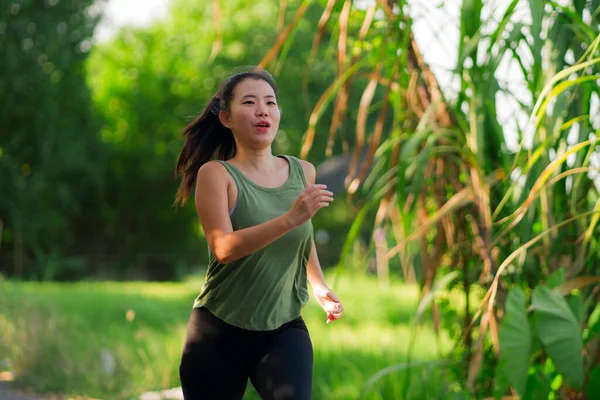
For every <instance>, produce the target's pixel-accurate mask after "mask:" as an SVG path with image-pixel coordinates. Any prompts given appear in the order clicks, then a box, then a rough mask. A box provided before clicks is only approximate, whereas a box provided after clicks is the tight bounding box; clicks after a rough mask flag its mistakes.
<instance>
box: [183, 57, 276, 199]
mask: <svg viewBox="0 0 600 400" xmlns="http://www.w3.org/2000/svg"><path fill="white" fill-rule="evenodd" d="M245 79H257V80H260V79H262V80H263V81H265V82H267V83H268V84H269V85H270V86H271V87H272V88H273V91H274V92H275V96H276V97H277V85H276V84H275V80H274V79H273V77H272V76H271V74H270V73H269V72H267V71H266V70H264V69H261V68H258V67H250V69H248V70H246V71H242V72H239V73H236V74H235V75H233V76H231V77H229V78H228V79H227V80H226V81H225V82H224V83H223V84H222V86H221V89H220V90H219V91H218V92H217V94H216V95H215V96H213V98H212V99H211V100H210V101H209V102H208V104H207V105H206V107H205V108H204V110H203V111H202V112H201V113H200V115H198V117H197V118H196V120H195V121H194V122H192V123H191V124H189V125H188V126H186V127H185V128H184V130H183V137H184V138H185V143H184V144H183V148H182V149H181V153H180V154H179V161H178V162H177V168H176V169H175V178H177V177H178V176H179V175H182V176H183V180H182V181H181V184H180V185H179V189H178V190H177V196H176V198H175V205H181V206H183V205H184V204H185V203H186V202H187V200H188V198H189V195H190V192H191V191H192V188H193V187H194V182H195V179H196V174H197V173H198V170H199V169H200V167H201V166H202V165H204V164H205V163H207V162H208V161H210V160H212V159H213V158H214V157H216V159H218V160H229V159H231V158H233V157H234V156H235V154H236V147H235V140H234V138H233V133H232V132H231V130H230V129H229V128H227V127H225V126H224V125H223V124H221V121H220V120H219V111H221V110H224V111H227V112H230V111H231V100H232V99H233V95H234V90H235V88H236V86H237V85H238V84H239V83H240V82H242V81H243V80H245Z"/></svg>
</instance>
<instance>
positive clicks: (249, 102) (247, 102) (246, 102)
mask: <svg viewBox="0 0 600 400" xmlns="http://www.w3.org/2000/svg"><path fill="white" fill-rule="evenodd" d="M242 104H254V102H253V101H252V100H248V101H245V102H243V103H242Z"/></svg>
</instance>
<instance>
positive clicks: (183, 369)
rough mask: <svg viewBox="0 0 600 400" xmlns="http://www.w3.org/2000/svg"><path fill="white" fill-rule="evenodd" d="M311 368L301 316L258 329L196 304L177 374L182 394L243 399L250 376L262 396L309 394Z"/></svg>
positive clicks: (301, 398) (269, 399)
mask: <svg viewBox="0 0 600 400" xmlns="http://www.w3.org/2000/svg"><path fill="white" fill-rule="evenodd" d="M312 368H313V349H312V343H311V340H310V336H309V334H308V329H307V328H306V325H305V324H304V320H303V319H302V317H299V318H297V319H295V320H293V321H291V322H288V323H286V324H284V325H282V326H281V327H279V328H278V329H275V330H272V331H261V332H258V331H249V330H245V329H241V328H238V327H235V326H232V325H229V324H227V323H225V322H224V321H222V320H221V319H219V318H217V317H216V316H214V315H213V314H212V313H211V312H210V311H208V310H207V309H205V308H194V309H193V310H192V315H191V316H190V320H189V323H188V327H187V336H186V340H185V345H184V347H183V354H182V356H181V364H180V366H179V377H180V379H181V387H182V389H183V396H184V398H185V399H186V400H213V399H214V400H234V399H242V398H243V396H244V392H245V391H246V385H247V383H248V378H250V381H251V382H252V385H253V386H254V387H255V388H256V391H257V392H258V393H259V394H260V396H261V398H262V399H264V400H283V399H290V400H291V399H293V400H309V399H310V398H311V389H312Z"/></svg>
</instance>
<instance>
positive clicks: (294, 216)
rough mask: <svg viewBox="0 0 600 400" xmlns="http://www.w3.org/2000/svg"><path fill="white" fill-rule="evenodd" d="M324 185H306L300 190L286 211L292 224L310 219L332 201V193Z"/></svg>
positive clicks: (297, 224)
mask: <svg viewBox="0 0 600 400" xmlns="http://www.w3.org/2000/svg"><path fill="white" fill-rule="evenodd" d="M325 189H327V186H326V185H320V184H319V185H312V184H311V185H308V186H306V188H304V189H303V190H302V192H301V193H300V195H299V196H298V198H297V199H296V200H295V201H294V204H293V205H292V208H291V209H290V210H289V211H288V214H289V216H290V219H291V221H292V224H293V225H294V226H300V225H302V224H304V223H305V222H307V221H308V220H309V219H311V218H312V217H313V216H314V215H315V213H316V212H317V211H319V210H320V209H321V208H323V207H327V206H328V205H329V203H331V202H332V201H333V193H332V192H330V191H328V190H325Z"/></svg>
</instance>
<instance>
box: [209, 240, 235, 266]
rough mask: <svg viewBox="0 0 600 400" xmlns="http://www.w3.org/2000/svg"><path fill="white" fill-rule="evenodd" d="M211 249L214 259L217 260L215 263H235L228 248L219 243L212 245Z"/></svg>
mask: <svg viewBox="0 0 600 400" xmlns="http://www.w3.org/2000/svg"><path fill="white" fill-rule="evenodd" d="M211 249H212V253H213V255H214V256H215V258H216V259H217V261H218V262H219V263H221V264H228V263H230V262H232V261H235V257H234V255H233V253H232V251H231V248H230V247H229V246H224V245H222V244H219V243H214V244H213V246H211Z"/></svg>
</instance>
